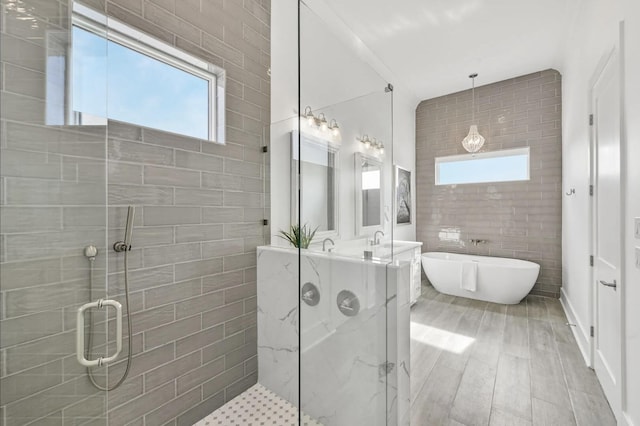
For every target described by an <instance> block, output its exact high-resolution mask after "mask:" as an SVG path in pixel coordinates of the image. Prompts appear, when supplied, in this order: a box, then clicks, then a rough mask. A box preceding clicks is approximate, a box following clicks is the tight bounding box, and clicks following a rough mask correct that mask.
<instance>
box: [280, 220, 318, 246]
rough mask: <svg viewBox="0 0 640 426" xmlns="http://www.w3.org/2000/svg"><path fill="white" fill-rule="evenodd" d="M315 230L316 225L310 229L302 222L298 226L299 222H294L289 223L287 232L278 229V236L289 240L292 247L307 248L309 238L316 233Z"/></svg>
mask: <svg viewBox="0 0 640 426" xmlns="http://www.w3.org/2000/svg"><path fill="white" fill-rule="evenodd" d="M317 230H318V227H316V229H314V230H313V231H312V230H311V228H310V227H308V226H307V224H304V225H303V226H302V227H300V225H299V224H295V225H291V227H290V228H289V232H287V231H283V230H280V235H278V236H279V237H280V238H282V239H284V240H287V241H289V244H291V245H292V246H294V247H297V248H303V249H307V248H309V244H311V240H313V237H314V236H315V235H316V231H317Z"/></svg>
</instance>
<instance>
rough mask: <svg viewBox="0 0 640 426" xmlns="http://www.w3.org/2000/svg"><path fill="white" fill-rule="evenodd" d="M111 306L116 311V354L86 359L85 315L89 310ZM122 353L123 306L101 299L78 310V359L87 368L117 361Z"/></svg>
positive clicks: (113, 301)
mask: <svg viewBox="0 0 640 426" xmlns="http://www.w3.org/2000/svg"><path fill="white" fill-rule="evenodd" d="M107 306H111V307H113V308H114V309H115V310H116V353H114V354H113V355H111V356H110V357H107V358H102V357H100V358H97V359H93V360H89V359H86V358H85V356H84V351H85V348H84V313H85V311H87V310H88V309H92V308H98V309H102V308H105V307H107ZM120 352H122V305H121V304H120V302H117V301H115V300H104V299H100V300H98V301H97V302H90V303H85V304H84V305H82V306H80V308H78V313H77V316H76V359H77V360H78V362H79V363H80V365H83V366H85V367H96V366H101V365H105V364H109V363H110V362H113V361H115V360H116V359H117V358H118V356H119V355H120Z"/></svg>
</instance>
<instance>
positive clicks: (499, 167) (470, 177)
mask: <svg viewBox="0 0 640 426" xmlns="http://www.w3.org/2000/svg"><path fill="white" fill-rule="evenodd" d="M529 157H530V150H529V147H525V148H516V149H505V150H501V151H490V152H480V153H475V154H463V155H451V156H447V157H436V161H435V165H436V169H435V173H436V185H460V184H467V183H488V182H514V181H526V180H529V178H530V175H529V171H530V167H529Z"/></svg>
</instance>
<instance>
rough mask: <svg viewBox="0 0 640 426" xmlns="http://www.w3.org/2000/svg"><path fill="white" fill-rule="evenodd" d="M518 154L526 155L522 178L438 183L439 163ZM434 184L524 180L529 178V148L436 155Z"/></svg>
mask: <svg viewBox="0 0 640 426" xmlns="http://www.w3.org/2000/svg"><path fill="white" fill-rule="evenodd" d="M520 155H526V156H527V160H528V161H527V174H526V178H524V179H508V180H493V181H478V182H460V183H440V165H441V164H443V163H455V162H458V161H471V160H474V159H475V160H480V159H485V158H502V157H515V156H520ZM435 177H436V180H435V184H436V186H444V185H468V184H476V183H491V182H524V181H528V180H530V179H531V149H530V148H529V147H528V146H527V147H524V148H513V149H503V150H500V151H488V152H478V153H475V154H462V155H449V156H446V157H436V159H435Z"/></svg>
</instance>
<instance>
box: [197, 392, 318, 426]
mask: <svg viewBox="0 0 640 426" xmlns="http://www.w3.org/2000/svg"><path fill="white" fill-rule="evenodd" d="M298 424H300V425H303V426H322V424H321V423H319V422H317V421H315V420H313V419H312V418H311V417H309V416H308V415H306V414H304V413H302V421H301V422H300V423H298V409H297V408H296V407H295V406H294V405H293V404H291V403H290V402H289V401H287V400H285V399H283V398H281V397H279V396H278V395H276V394H275V393H273V392H271V391H270V390H269V389H267V388H265V387H264V386H262V385H261V384H259V383H258V384H256V385H254V386H252V387H250V388H249V389H247V390H246V391H244V392H243V393H241V394H240V395H238V396H237V397H235V398H234V399H232V400H231V401H229V402H228V403H226V404H225V405H223V406H222V407H220V408H218V409H217V410H216V411H214V412H213V413H211V414H209V415H208V416H207V417H205V418H204V419H202V420H200V421H199V422H198V423H196V424H195V425H194V426H235V425H238V426H240V425H241V426H298Z"/></svg>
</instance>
